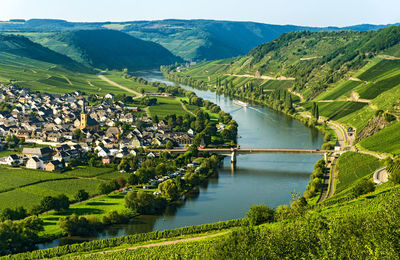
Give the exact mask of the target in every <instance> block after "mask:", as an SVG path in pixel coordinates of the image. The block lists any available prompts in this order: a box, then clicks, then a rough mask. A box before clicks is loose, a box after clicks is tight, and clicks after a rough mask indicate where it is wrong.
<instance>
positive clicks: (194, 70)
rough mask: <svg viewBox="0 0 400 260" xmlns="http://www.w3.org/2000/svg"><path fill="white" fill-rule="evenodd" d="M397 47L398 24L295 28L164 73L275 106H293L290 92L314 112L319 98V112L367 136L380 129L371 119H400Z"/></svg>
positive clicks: (237, 96) (297, 101) (171, 77)
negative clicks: (241, 51) (238, 52)
mask: <svg viewBox="0 0 400 260" xmlns="http://www.w3.org/2000/svg"><path fill="white" fill-rule="evenodd" d="M399 48H400V27H399V26H392V27H388V28H384V29H381V30H379V31H368V32H354V31H340V32H308V31H304V32H291V33H288V34H284V35H282V36H280V37H278V38H277V39H276V40H274V41H271V42H268V43H265V44H262V45H260V46H258V47H256V48H254V49H253V50H251V51H250V52H249V53H248V54H247V55H245V56H241V57H237V58H230V59H223V60H217V61H211V62H203V63H200V64H198V65H196V66H192V67H189V68H181V67H179V68H173V67H169V68H167V67H164V72H166V73H168V77H169V78H170V79H172V80H176V81H179V82H182V83H186V84H189V85H192V86H195V87H200V88H212V89H215V90H216V91H218V92H219V93H223V94H226V95H229V96H233V97H235V98H241V99H245V100H246V99H247V100H252V101H254V102H257V103H261V104H265V105H267V106H269V107H273V108H274V109H277V110H285V109H286V110H287V109H288V107H286V106H285V104H286V103H287V100H286V101H285V99H284V97H285V96H287V95H286V94H285V93H287V92H288V91H291V92H292V94H291V99H292V100H293V102H295V103H297V106H302V107H304V108H305V109H307V110H309V111H311V108H312V106H313V102H317V105H318V107H319V115H320V116H322V117H323V118H326V119H328V120H334V121H337V122H339V123H340V124H342V125H343V126H344V127H348V126H352V127H353V128H355V129H356V130H357V132H356V134H360V133H361V134H362V136H363V138H365V137H367V136H370V135H373V134H375V133H376V132H377V131H376V130H373V131H372V130H371V128H372V127H373V122H374V121H373V120H377V118H384V120H386V121H387V122H388V123H390V122H393V121H396V120H398V119H399V103H400V62H399V60H400V58H399V57H398V56H393V55H392V54H394V53H396V50H398V49H399ZM285 102H286V103H285ZM370 148H371V147H370V146H369V149H370ZM374 149H375V148H372V150H374ZM376 151H383V150H382V149H376ZM391 152H393V153H397V152H398V151H397V149H392V150H391Z"/></svg>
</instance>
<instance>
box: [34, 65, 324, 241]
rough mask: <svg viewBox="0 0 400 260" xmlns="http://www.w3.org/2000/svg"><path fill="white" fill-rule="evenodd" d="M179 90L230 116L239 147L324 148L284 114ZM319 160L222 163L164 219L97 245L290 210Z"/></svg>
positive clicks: (268, 157)
mask: <svg viewBox="0 0 400 260" xmlns="http://www.w3.org/2000/svg"><path fill="white" fill-rule="evenodd" d="M137 76H141V77H142V78H144V79H146V80H148V81H159V82H164V83H167V84H173V83H171V82H169V81H167V80H165V79H164V77H163V75H162V74H161V73H160V72H159V71H146V72H140V73H138V74H137ZM182 87H183V88H185V89H187V90H192V91H194V92H195V93H196V94H197V96H199V97H202V98H203V99H206V100H210V101H212V102H214V103H216V104H218V105H219V106H220V107H221V109H222V110H224V111H225V112H228V113H230V114H231V115H232V117H233V119H234V120H236V122H237V123H238V125H239V128H238V136H239V138H238V143H239V145H240V146H241V147H242V148H316V149H317V148H320V147H321V145H322V143H323V137H322V135H321V134H320V133H319V132H318V131H316V130H315V129H310V128H308V127H306V126H304V125H303V124H302V123H300V122H298V121H296V120H293V119H292V118H290V117H288V116H285V115H284V114H282V113H277V112H274V111H272V110H270V109H268V108H263V107H260V106H253V105H251V106H250V107H247V108H244V107H240V106H237V105H234V104H233V103H232V100H231V99H230V98H228V97H224V96H220V95H217V94H216V93H215V92H211V91H205V90H198V89H194V88H191V87H188V86H182ZM320 158H321V156H320V155H310V154H254V155H252V154H250V155H240V156H238V158H237V166H236V169H234V170H233V169H232V168H231V164H230V158H225V159H224V161H223V165H222V167H221V168H220V169H219V174H218V177H214V178H210V179H209V181H208V182H207V183H205V184H204V185H202V186H201V187H200V193H199V194H198V195H195V196H191V197H189V196H188V197H187V198H186V199H185V202H184V203H182V205H180V206H175V207H170V208H168V210H167V211H166V213H165V214H164V215H162V216H140V217H138V218H137V219H136V220H135V221H134V222H133V223H131V224H127V225H114V226H111V227H108V228H107V229H106V230H105V231H104V232H103V233H102V234H99V235H98V237H96V238H95V239H103V238H109V237H116V236H122V235H130V234H135V233H140V232H150V231H153V230H164V229H173V228H178V227H183V226H189V225H199V224H205V223H211V222H217V221H222V220H229V219H235V218H242V217H244V216H245V214H246V212H247V211H248V209H249V207H250V206H251V205H253V204H261V203H264V204H266V205H268V206H270V207H277V206H278V205H282V204H288V203H289V202H290V200H291V193H292V192H298V193H301V194H302V193H303V192H304V191H305V188H306V186H307V184H308V182H309V176H310V174H311V172H312V170H313V165H314V164H315V162H316V161H317V160H319V159H320ZM73 241H75V242H76V238H75V239H74V240H73ZM68 242H71V241H69V240H66V239H58V240H55V241H53V242H50V243H45V244H41V245H40V248H48V247H53V246H57V245H59V244H64V243H68Z"/></svg>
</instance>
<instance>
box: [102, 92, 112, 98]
mask: <svg viewBox="0 0 400 260" xmlns="http://www.w3.org/2000/svg"><path fill="white" fill-rule="evenodd" d="M104 98H106V99H113V98H114V94H112V93H108V94H106V95H105V96H104Z"/></svg>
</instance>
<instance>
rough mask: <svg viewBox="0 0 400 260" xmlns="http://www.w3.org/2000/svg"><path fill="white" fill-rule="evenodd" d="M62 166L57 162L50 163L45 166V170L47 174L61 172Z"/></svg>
mask: <svg viewBox="0 0 400 260" xmlns="http://www.w3.org/2000/svg"><path fill="white" fill-rule="evenodd" d="M62 168H63V164H62V163H61V162H60V161H58V160H53V161H50V162H48V163H47V164H46V167H45V170H46V171H48V172H54V171H58V170H62Z"/></svg>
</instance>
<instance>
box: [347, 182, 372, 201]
mask: <svg viewBox="0 0 400 260" xmlns="http://www.w3.org/2000/svg"><path fill="white" fill-rule="evenodd" d="M374 190H375V184H374V183H373V182H372V181H371V180H367V179H362V180H360V181H359V182H358V183H357V184H356V186H354V188H353V190H352V193H353V196H354V197H358V196H361V195H363V194H367V193H369V192H372V191H374Z"/></svg>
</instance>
